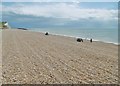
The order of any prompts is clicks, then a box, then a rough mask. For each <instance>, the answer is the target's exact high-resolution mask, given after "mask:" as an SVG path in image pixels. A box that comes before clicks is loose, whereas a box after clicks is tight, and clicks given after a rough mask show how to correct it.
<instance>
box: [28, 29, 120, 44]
mask: <svg viewBox="0 0 120 86" xmlns="http://www.w3.org/2000/svg"><path fill="white" fill-rule="evenodd" d="M27 31H32V32H40V33H43V34H44V33H45V32H44V31H34V30H29V29H28V30H27ZM49 34H51V35H56V36H65V37H72V38H82V39H84V40H87V41H89V40H90V39H91V38H84V37H77V36H70V35H64V34H54V33H49ZM92 40H93V42H103V43H108V44H115V45H117V46H119V45H120V43H115V42H108V41H101V40H98V39H92Z"/></svg>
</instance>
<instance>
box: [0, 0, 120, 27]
mask: <svg viewBox="0 0 120 86" xmlns="http://www.w3.org/2000/svg"><path fill="white" fill-rule="evenodd" d="M6 1H7V0H6ZM8 1H9V0H8ZM32 1H35V0H32ZM76 1H77V0H76ZM2 19H3V21H8V22H9V23H10V24H11V26H12V27H29V28H30V27H31V28H33V27H35V28H36V27H40V28H41V27H42V28H43V27H45V28H46V27H82V28H83V27H84V28H88V27H92V28H96V27H97V28H98V27H100V28H103V27H104V28H108V27H110V28H114V27H117V21H118V3H117V2H3V4H2Z"/></svg>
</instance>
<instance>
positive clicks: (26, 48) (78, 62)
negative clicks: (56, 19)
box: [2, 29, 118, 84]
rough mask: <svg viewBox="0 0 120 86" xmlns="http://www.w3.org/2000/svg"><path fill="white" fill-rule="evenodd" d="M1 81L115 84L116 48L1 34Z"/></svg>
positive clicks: (36, 35)
mask: <svg viewBox="0 0 120 86" xmlns="http://www.w3.org/2000/svg"><path fill="white" fill-rule="evenodd" d="M2 77H3V79H2V83H3V84H87V83H88V84H90V83H94V84H100V83H101V84H117V81H118V46H117V45H114V44H110V43H103V42H93V43H90V42H89V41H85V40H84V42H82V43H81V42H77V41H76V39H75V38H72V37H65V36H57V35H48V36H46V35H44V34H43V33H40V32H32V31H27V30H26V31H25V30H17V29H16V30H15V29H14V30H3V31H2Z"/></svg>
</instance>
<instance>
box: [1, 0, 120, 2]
mask: <svg viewBox="0 0 120 86" xmlns="http://www.w3.org/2000/svg"><path fill="white" fill-rule="evenodd" d="M1 1H3V2H118V1H119V0H1Z"/></svg>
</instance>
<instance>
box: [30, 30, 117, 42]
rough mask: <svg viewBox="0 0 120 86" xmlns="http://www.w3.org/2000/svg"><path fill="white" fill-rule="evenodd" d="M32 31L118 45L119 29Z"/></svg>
mask: <svg viewBox="0 0 120 86" xmlns="http://www.w3.org/2000/svg"><path fill="white" fill-rule="evenodd" d="M30 30H33V31H37V32H49V33H51V34H57V35H65V36H72V37H81V38H85V39H90V38H92V39H94V40H96V41H103V42H109V43H115V44H118V29H117V28H101V29H98V28H31V29H30Z"/></svg>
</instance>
